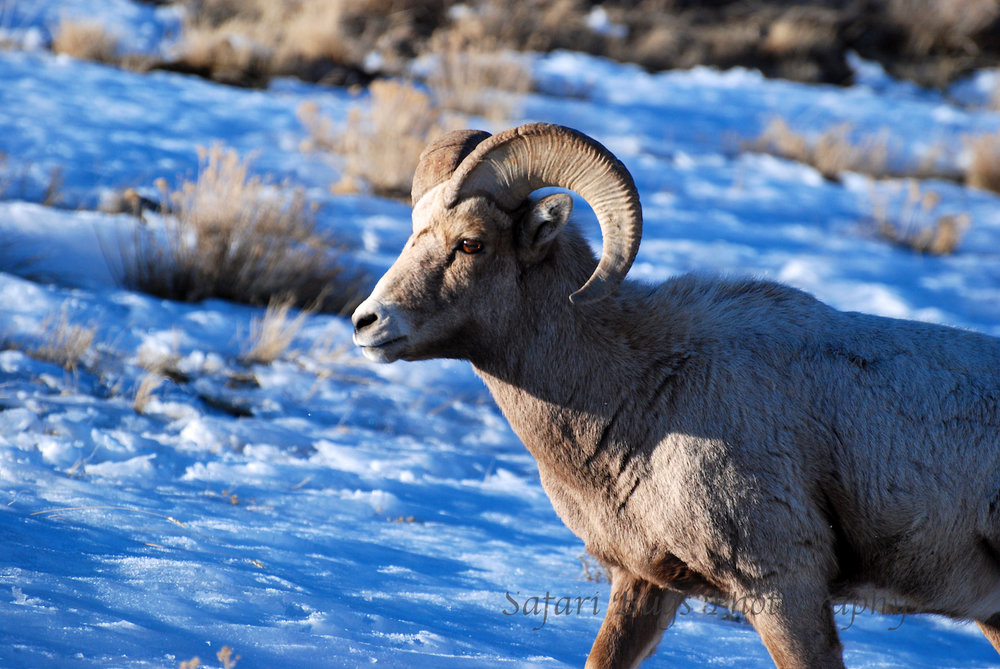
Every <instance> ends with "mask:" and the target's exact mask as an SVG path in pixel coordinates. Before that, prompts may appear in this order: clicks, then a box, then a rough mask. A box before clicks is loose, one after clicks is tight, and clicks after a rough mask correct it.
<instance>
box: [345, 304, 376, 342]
mask: <svg viewBox="0 0 1000 669" xmlns="http://www.w3.org/2000/svg"><path fill="white" fill-rule="evenodd" d="M376 321H378V313H377V311H376V310H375V309H374V308H373V305H369V304H368V301H367V300H365V301H364V302H362V303H361V304H359V305H358V308H357V309H355V310H354V314H353V315H352V316H351V322H352V323H354V335H355V337H357V335H358V333H359V332H361V331H362V330H364V329H365V328H367V327H369V326H371V325H374V324H375V322H376Z"/></svg>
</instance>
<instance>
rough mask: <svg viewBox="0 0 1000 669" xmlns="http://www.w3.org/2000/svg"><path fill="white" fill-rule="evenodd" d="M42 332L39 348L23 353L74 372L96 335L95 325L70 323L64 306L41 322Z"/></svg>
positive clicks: (88, 350)
mask: <svg viewBox="0 0 1000 669" xmlns="http://www.w3.org/2000/svg"><path fill="white" fill-rule="evenodd" d="M42 330H43V331H44V336H43V340H42V343H41V345H40V346H38V347H37V348H34V349H29V350H27V351H25V352H26V353H27V354H28V355H30V356H31V357H32V358H35V359H36V360H44V361H46V362H52V363H55V364H57V365H59V366H60V367H62V368H63V369H65V370H66V371H69V372H74V371H76V369H77V367H79V365H80V363H81V362H83V361H84V358H86V356H87V354H88V353H89V352H90V348H91V346H92V345H93V343H94V337H95V335H96V334H97V326H96V325H79V324H77V323H73V322H71V321H70V318H69V313H68V310H67V308H66V305H63V307H62V308H61V309H60V310H59V313H58V314H57V315H53V316H49V317H48V318H46V319H45V320H44V321H43V322H42Z"/></svg>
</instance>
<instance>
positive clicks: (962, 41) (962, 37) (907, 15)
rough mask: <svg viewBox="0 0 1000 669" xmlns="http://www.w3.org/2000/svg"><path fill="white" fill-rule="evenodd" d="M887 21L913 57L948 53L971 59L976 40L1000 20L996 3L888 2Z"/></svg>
mask: <svg viewBox="0 0 1000 669" xmlns="http://www.w3.org/2000/svg"><path fill="white" fill-rule="evenodd" d="M886 11H887V16H888V19H889V20H890V21H891V22H893V23H895V24H896V25H897V26H899V27H900V28H902V29H903V31H904V33H905V34H906V36H907V40H908V42H909V46H910V48H911V49H913V50H914V51H916V52H917V53H930V52H932V51H934V50H936V49H951V50H955V51H959V52H965V53H967V54H969V55H973V54H975V53H976V52H977V51H978V47H977V46H976V40H975V38H976V36H977V35H978V34H980V33H981V32H983V31H984V30H985V29H986V28H988V27H989V26H990V24H992V23H993V22H994V21H996V20H997V18H1000V3H998V2H997V0H888V2H887V5H886Z"/></svg>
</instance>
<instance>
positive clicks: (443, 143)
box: [410, 130, 490, 206]
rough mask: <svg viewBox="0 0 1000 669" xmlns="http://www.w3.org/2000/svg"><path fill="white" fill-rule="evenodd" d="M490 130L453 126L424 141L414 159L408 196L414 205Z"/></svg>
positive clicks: (483, 138) (447, 174) (443, 178)
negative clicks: (433, 138) (418, 154)
mask: <svg viewBox="0 0 1000 669" xmlns="http://www.w3.org/2000/svg"><path fill="white" fill-rule="evenodd" d="M489 136H490V133H488V132H483V131H482V130H455V131H452V132H449V133H447V134H445V135H443V136H442V137H440V138H439V139H438V140H437V141H435V142H433V143H431V144H429V145H427V148H425V149H424V150H423V152H421V154H420V158H419V160H418V161H417V170H416V172H415V173H414V174H413V186H412V187H411V189H410V198H411V200H412V201H413V205H414V206H416V204H417V202H418V201H420V198H422V197H423V196H424V194H426V193H427V191H429V190H431V189H432V188H434V187H435V186H437V185H438V184H440V183H442V182H443V181H445V180H446V179H448V177H450V176H451V175H452V173H453V172H454V171H455V168H456V167H458V166H459V164H460V163H461V162H462V160H463V159H464V158H465V157H466V156H467V155H469V154H470V153H472V150H473V149H475V148H476V146H477V145H478V144H480V143H481V142H482V141H483V140H485V139H486V138H487V137H489Z"/></svg>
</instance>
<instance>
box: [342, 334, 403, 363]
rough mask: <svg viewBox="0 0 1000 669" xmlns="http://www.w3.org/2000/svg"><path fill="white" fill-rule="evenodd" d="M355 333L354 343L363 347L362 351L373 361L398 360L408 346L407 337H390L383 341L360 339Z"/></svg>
mask: <svg viewBox="0 0 1000 669" xmlns="http://www.w3.org/2000/svg"><path fill="white" fill-rule="evenodd" d="M358 339H359V338H358V337H357V335H355V338H354V343H355V344H357V345H358V346H360V347H361V352H362V353H363V354H364V356H365V357H366V358H368V359H369V360H371V361H372V362H393V361H394V360H398V359H399V357H400V355H402V353H403V349H404V348H405V347H406V337H405V336H402V337H390V338H387V339H385V340H383V341H374V342H366V341H358Z"/></svg>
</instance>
